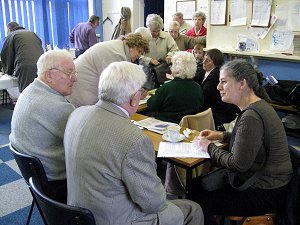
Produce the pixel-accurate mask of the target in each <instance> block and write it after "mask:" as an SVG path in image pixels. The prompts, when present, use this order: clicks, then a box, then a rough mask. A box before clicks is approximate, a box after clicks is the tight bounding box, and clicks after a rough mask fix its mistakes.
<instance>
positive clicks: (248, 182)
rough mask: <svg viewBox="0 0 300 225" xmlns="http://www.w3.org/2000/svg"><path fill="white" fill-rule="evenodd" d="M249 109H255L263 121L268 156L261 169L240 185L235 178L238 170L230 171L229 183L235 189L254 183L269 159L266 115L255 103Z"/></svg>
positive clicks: (241, 189)
mask: <svg viewBox="0 0 300 225" xmlns="http://www.w3.org/2000/svg"><path fill="white" fill-rule="evenodd" d="M248 109H252V110H254V111H255V112H256V113H257V114H258V115H259V117H260V118H261V120H262V121H263V128H264V137H263V139H264V141H263V142H264V147H265V151H266V158H265V161H264V163H263V165H262V166H261V168H260V169H259V170H257V171H256V172H255V173H254V174H253V175H252V176H251V177H250V178H249V179H248V180H246V181H245V183H243V184H242V185H241V186H239V187H236V186H235V185H234V179H235V177H236V172H228V178H229V183H230V185H231V187H233V188H234V189H236V190H238V191H244V190H246V189H247V188H249V187H250V186H251V185H252V184H254V182H255V181H256V180H257V179H258V178H259V177H260V176H261V175H262V173H263V171H264V168H265V166H266V164H267V161H268V159H269V152H270V136H269V129H268V126H267V124H266V120H265V119H266V118H265V116H264V115H263V114H262V113H260V112H259V111H258V109H257V108H256V107H255V106H253V105H252V106H250V107H249V108H248ZM248 109H246V110H248ZM246 110H244V111H243V112H241V114H242V113H244V112H245V111H246ZM241 114H240V115H241ZM240 115H239V117H240Z"/></svg>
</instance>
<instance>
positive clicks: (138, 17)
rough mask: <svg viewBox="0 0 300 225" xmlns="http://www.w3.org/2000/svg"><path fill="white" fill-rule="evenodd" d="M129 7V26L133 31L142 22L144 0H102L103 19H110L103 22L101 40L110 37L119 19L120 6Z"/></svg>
mask: <svg viewBox="0 0 300 225" xmlns="http://www.w3.org/2000/svg"><path fill="white" fill-rule="evenodd" d="M122 7H129V8H130V9H131V19H130V22H131V28H132V31H134V30H135V29H136V28H138V27H140V26H143V24H144V0H114V1H112V0H102V13H103V20H105V19H106V18H107V17H109V18H110V19H111V20H112V21H113V24H111V22H110V21H108V20H107V21H106V22H105V24H103V39H102V40H103V41H108V40H110V39H111V36H112V34H113V31H114V28H115V26H116V25H117V24H118V22H119V20H120V14H121V8H122Z"/></svg>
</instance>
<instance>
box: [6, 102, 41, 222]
mask: <svg viewBox="0 0 300 225" xmlns="http://www.w3.org/2000/svg"><path fill="white" fill-rule="evenodd" d="M12 112H13V111H12V110H11V109H9V108H8V107H4V106H0V199H1V204H0V224H3V225H19V224H20V225H23V224H25V223H26V220H27V216H28V213H29V209H30V205H31V202H32V197H31V194H30V192H29V189H28V187H27V185H26V183H25V181H24V179H23V178H22V176H21V173H20V171H19V168H18V166H17V164H16V162H15V160H14V157H13V155H12V153H11V151H10V149H9V145H8V143H9V139H8V135H9V133H10V120H11V115H12ZM30 224H31V225H37V224H43V222H42V219H41V217H40V214H39V212H38V210H37V208H36V207H35V208H34V211H33V215H32V219H31V221H30Z"/></svg>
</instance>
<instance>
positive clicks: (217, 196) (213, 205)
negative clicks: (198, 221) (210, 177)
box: [191, 178, 287, 225]
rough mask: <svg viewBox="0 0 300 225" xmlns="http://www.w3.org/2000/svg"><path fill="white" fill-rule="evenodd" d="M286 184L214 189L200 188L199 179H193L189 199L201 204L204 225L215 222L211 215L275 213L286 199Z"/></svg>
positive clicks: (210, 224)
mask: <svg viewBox="0 0 300 225" xmlns="http://www.w3.org/2000/svg"><path fill="white" fill-rule="evenodd" d="M286 191H287V185H285V186H284V187H280V188H276V189H271V190H266V189H259V188H248V189H247V190H245V191H237V190H235V189H233V188H232V187H230V186H228V187H225V188H223V189H220V190H216V191H205V190H203V189H202V188H201V185H200V179H199V178H195V179H193V183H192V192H191V200H193V201H195V202H197V203H198V204H199V205H201V207H202V209H203V213H204V218H205V223H204V224H206V225H208V224H209V225H213V224H216V222H215V221H214V218H213V215H228V216H230V215H231V216H253V215H263V214H266V213H276V212H278V211H280V210H281V209H282V206H283V205H284V203H285V199H286Z"/></svg>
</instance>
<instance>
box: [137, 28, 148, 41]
mask: <svg viewBox="0 0 300 225" xmlns="http://www.w3.org/2000/svg"><path fill="white" fill-rule="evenodd" d="M134 33H135V34H140V35H142V37H143V38H145V39H146V40H147V41H150V40H151V39H152V35H151V32H150V30H149V29H148V28H146V27H138V28H136V30H135V31H134Z"/></svg>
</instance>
